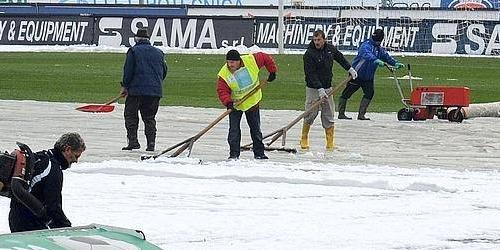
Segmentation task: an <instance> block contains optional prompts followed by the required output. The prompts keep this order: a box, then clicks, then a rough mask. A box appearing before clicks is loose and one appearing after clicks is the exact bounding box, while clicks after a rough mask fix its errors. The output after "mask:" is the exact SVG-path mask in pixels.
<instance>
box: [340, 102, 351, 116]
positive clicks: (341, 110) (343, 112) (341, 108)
mask: <svg viewBox="0 0 500 250" xmlns="http://www.w3.org/2000/svg"><path fill="white" fill-rule="evenodd" d="M346 105H347V99H344V98H342V97H340V99H339V119H345V120H352V118H351V117H347V116H346V115H345V107H346Z"/></svg>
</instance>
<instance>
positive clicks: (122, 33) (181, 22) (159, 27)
mask: <svg viewBox="0 0 500 250" xmlns="http://www.w3.org/2000/svg"><path fill="white" fill-rule="evenodd" d="M253 25H254V22H253V20H252V19H241V18H126V17H100V18H98V19H97V21H96V22H95V32H96V40H95V41H94V42H95V44H98V45H108V46H114V47H116V46H122V45H124V46H132V45H134V44H135V42H134V34H135V33H136V32H137V30H138V29H139V28H142V27H146V28H148V33H149V34H150V36H151V37H150V40H151V43H153V45H156V46H167V47H175V48H198V49H218V48H224V47H228V46H237V45H245V46H251V45H252V44H253V27H254V26H253Z"/></svg>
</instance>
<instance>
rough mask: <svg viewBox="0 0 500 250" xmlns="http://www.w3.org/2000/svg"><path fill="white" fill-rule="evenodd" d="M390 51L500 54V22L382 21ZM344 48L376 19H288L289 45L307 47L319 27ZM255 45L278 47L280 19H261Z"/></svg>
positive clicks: (355, 44)
mask: <svg viewBox="0 0 500 250" xmlns="http://www.w3.org/2000/svg"><path fill="white" fill-rule="evenodd" d="M380 26H382V27H383V29H384V33H385V39H384V41H383V43H382V46H384V47H386V48H387V49H388V50H389V51H398V52H416V53H432V54H471V55H472V54H473V55H500V24H499V23H498V22H494V21H463V22H457V21H454V22H448V21H445V20H421V21H418V22H414V21H411V20H399V19H397V20H396V19H384V20H380ZM317 29H321V30H323V31H325V34H326V36H327V40H328V41H329V42H331V43H333V44H334V45H336V46H337V47H338V48H339V49H340V50H346V51H355V50H357V49H358V47H359V45H360V44H361V43H362V42H363V41H364V40H366V39H368V38H370V35H371V34H372V33H373V31H374V30H375V19H313V20H306V21H304V20H302V21H301V20H296V21H295V22H294V23H292V22H288V23H287V24H286V25H285V28H284V34H283V37H284V41H285V48H292V49H306V48H307V46H308V44H309V43H310V41H311V39H312V34H313V32H314V31H315V30H317ZM255 32H256V34H255V44H256V45H258V46H260V47H263V48H277V40H276V39H277V22H276V20H269V19H257V23H256V29H255Z"/></svg>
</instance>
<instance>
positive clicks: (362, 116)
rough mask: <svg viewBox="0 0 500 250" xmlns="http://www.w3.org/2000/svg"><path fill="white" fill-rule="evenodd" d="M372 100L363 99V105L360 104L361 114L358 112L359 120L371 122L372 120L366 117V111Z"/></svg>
mask: <svg viewBox="0 0 500 250" xmlns="http://www.w3.org/2000/svg"><path fill="white" fill-rule="evenodd" d="M370 102H371V100H370V99H367V98H364V97H363V99H361V103H360V104H359V112H358V120H370V118H368V117H365V114H366V110H367V109H368V105H370Z"/></svg>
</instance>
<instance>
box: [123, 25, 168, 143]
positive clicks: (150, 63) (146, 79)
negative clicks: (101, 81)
mask: <svg viewBox="0 0 500 250" xmlns="http://www.w3.org/2000/svg"><path fill="white" fill-rule="evenodd" d="M134 39H135V42H136V44H135V45H134V46H133V47H131V48H130V49H129V50H128V52H127V59H126V60H125V65H124V66H123V81H122V90H121V94H122V95H123V96H126V97H127V99H126V100H125V111H124V118H125V128H126V129H127V140H128V145H127V146H126V147H123V148H122V150H132V149H139V148H141V145H140V144H139V141H138V140H137V129H138V128H139V114H138V112H139V111H140V112H141V117H142V121H143V122H144V134H145V135H146V141H147V148H146V151H154V150H155V140H156V120H155V117H156V113H157V112H158V106H159V104H160V99H161V97H162V94H163V90H162V84H163V80H164V79H165V77H166V76H167V64H166V63H165V58H164V55H163V52H162V51H161V50H159V49H157V48H155V47H153V46H152V45H151V43H150V42H149V35H148V31H147V29H139V30H138V31H137V34H136V35H135V37H134Z"/></svg>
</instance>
